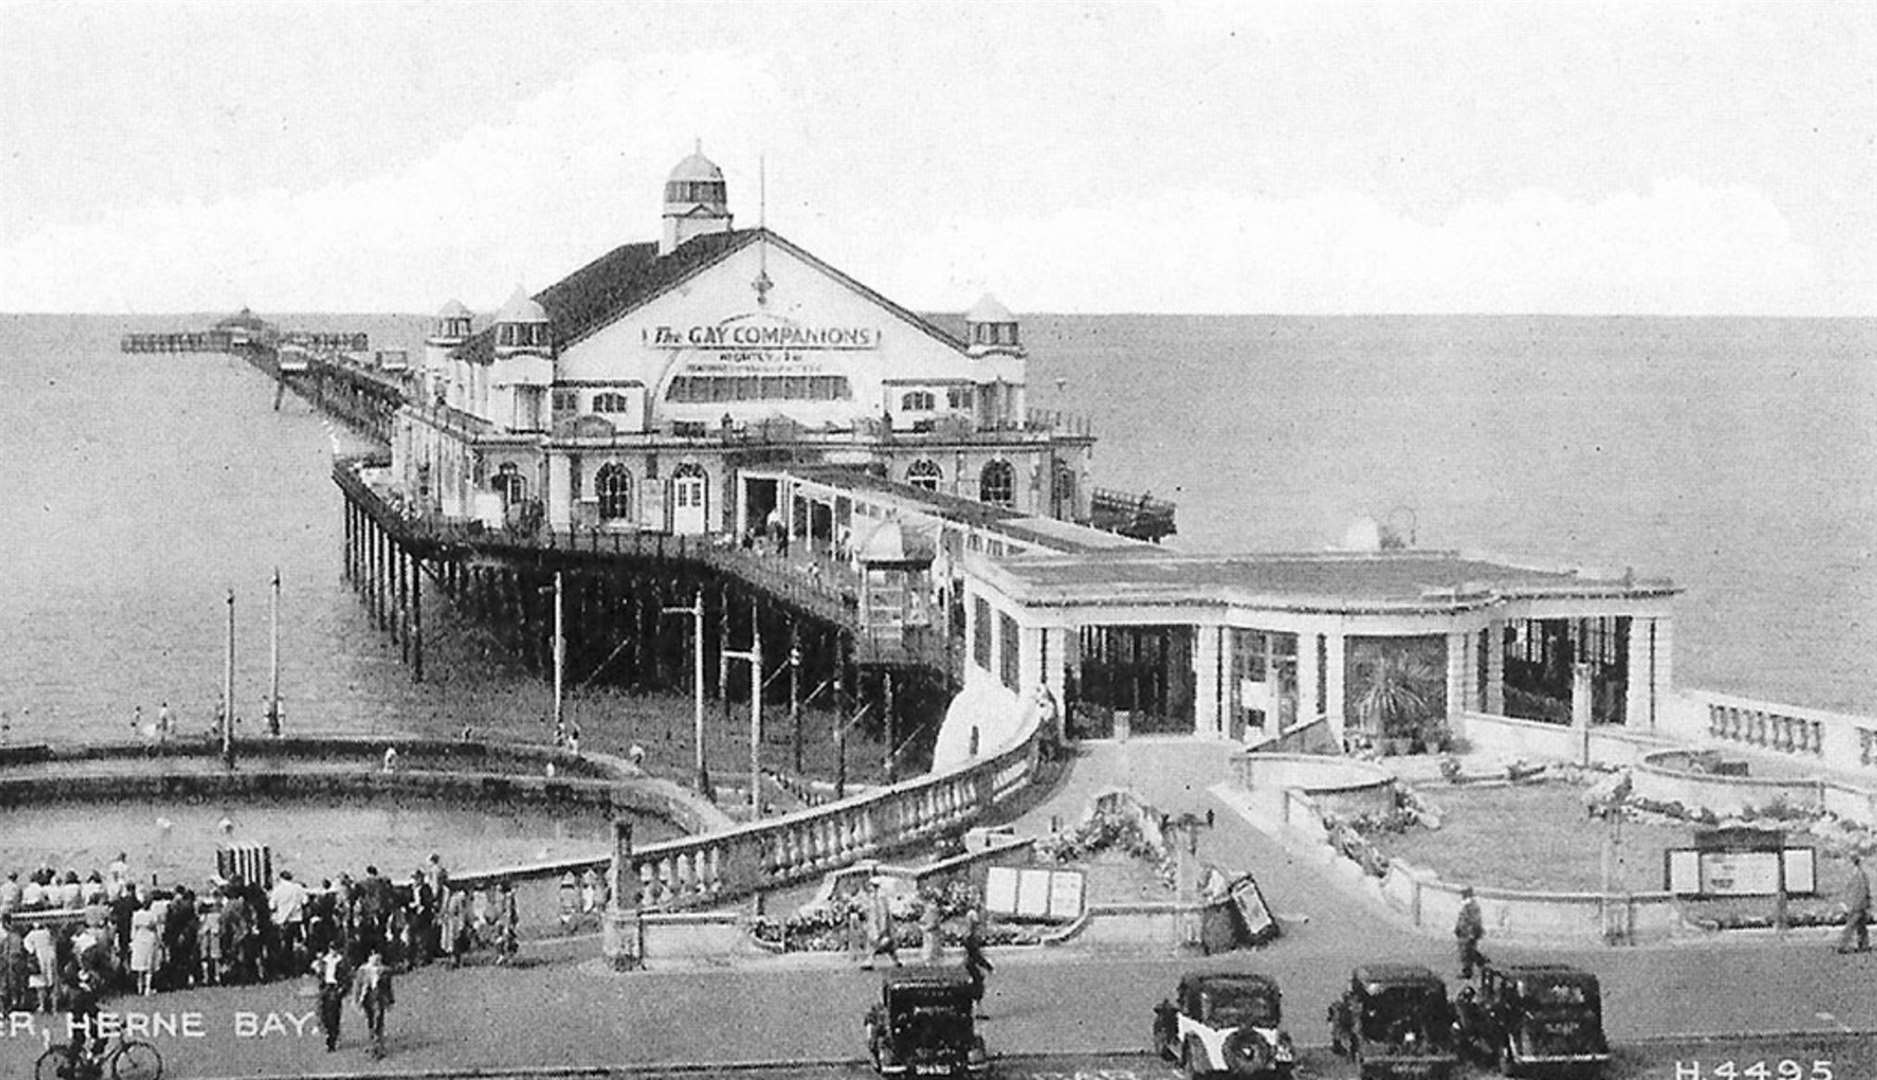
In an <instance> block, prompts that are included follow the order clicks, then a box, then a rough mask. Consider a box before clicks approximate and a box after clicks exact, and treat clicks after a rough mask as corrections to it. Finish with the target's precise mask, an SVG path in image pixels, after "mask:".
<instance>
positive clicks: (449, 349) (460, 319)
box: [392, 154, 1173, 538]
mask: <svg viewBox="0 0 1877 1080" xmlns="http://www.w3.org/2000/svg"><path fill="white" fill-rule="evenodd" d="M1026 368H1027V361H1026V359H1025V354H1024V350H1023V345H1022V343H1021V339H1020V337H1019V327H1018V321H1017V319H1016V318H1015V317H1014V316H1013V315H1011V314H1010V312H1009V311H1007V310H1005V309H1004V308H1003V306H1002V305H1000V304H998V303H997V302H996V301H995V300H994V299H991V298H990V297H988V296H987V297H985V298H984V299H983V300H981V301H980V302H979V303H978V304H977V306H975V307H974V308H972V309H971V311H970V312H969V313H968V314H967V315H966V316H965V317H964V319H963V322H962V327H960V328H954V327H950V326H944V325H940V324H939V323H938V322H937V321H934V320H933V319H930V318H927V317H924V316H921V315H919V314H916V313H914V312H912V311H909V310H907V309H906V308H903V307H901V306H900V305H898V304H896V303H894V302H893V301H891V300H888V299H887V298H886V297H884V296H882V295H880V294H879V293H877V292H875V291H874V290H872V289H870V288H868V287H867V286H865V285H863V284H861V283H860V282H858V281H855V280H854V279H853V278H851V277H849V276H847V275H846V274H844V273H842V272H841V271H839V270H837V269H835V268H834V267H832V266H829V265H828V264H827V263H825V262H823V261H822V260H820V259H818V258H816V257H815V256H814V255H812V254H810V253H808V252H807V251H805V250H803V249H802V248H801V247H799V246H798V245H796V244H794V243H793V242H791V241H789V240H787V239H786V238H784V237H782V236H780V235H778V234H776V233H774V232H772V231H770V230H768V229H767V228H755V229H741V230H739V229H735V228H733V227H732V218H731V214H730V210H729V202H728V197H727V193H726V188H725V184H724V179H723V173H722V171H721V170H720V169H718V167H717V166H716V165H714V164H712V163H711V162H710V161H708V160H707V159H705V158H704V157H703V156H702V155H701V154H693V155H692V156H690V157H688V158H686V159H685V160H684V161H682V162H680V163H679V164H678V166H677V167H676V168H675V169H674V170H673V171H672V173H671V176H670V179H669V180H668V182H667V183H666V185H665V203H664V230H663V236H662V238H661V239H660V240H659V241H657V242H646V243H633V244H626V245H624V246H622V247H619V248H616V249H614V250H613V251H611V252H608V253H607V254H605V255H603V256H601V257H600V258H598V259H596V260H595V261H593V262H592V263H589V264H588V265H586V266H584V267H582V268H580V269H579V270H576V271H574V272H573V273H572V274H570V275H568V276H567V277H566V278H564V279H562V280H561V281H559V282H557V283H555V284H553V285H551V286H549V287H548V288H546V289H544V290H542V291H541V292H539V293H536V294H534V295H533V296H530V295H528V294H526V293H525V292H523V291H521V290H519V289H518V290H517V291H516V293H515V295H514V296H513V297H512V298H511V299H510V300H509V301H508V303H507V304H506V305H504V306H503V307H502V309H501V311H500V313H499V314H497V316H496V318H495V321H494V324H493V325H492V326H487V327H485V328H483V329H481V330H474V329H473V328H472V319H471V315H470V313H469V311H468V310H467V309H465V308H464V307H463V306H462V305H461V304H459V303H456V302H454V301H452V302H451V303H450V304H449V305H447V306H446V307H445V308H444V309H443V310H442V312H441V313H440V314H439V316H438V318H437V323H436V332H435V333H434V334H433V335H432V336H431V337H430V338H429V340H428V342H427V346H426V350H425V356H424V364H423V367H422V370H421V372H420V373H419V385H418V387H417V390H416V391H415V393H414V394H413V396H412V399H411V401H410V402H409V403H408V404H407V405H406V407H405V408H404V409H402V410H401V411H400V413H399V415H398V419H397V424H396V430H395V433H394V438H393V440H392V458H393V461H392V475H393V476H394V477H395V478H396V480H397V482H398V483H399V486H400V488H401V489H402V492H403V494H404V497H405V499H406V505H407V507H410V508H412V509H413V510H414V511H415V512H417V513H422V514H428V515H437V516H441V517H443V518H453V519H464V520H476V521H481V522H482V523H483V524H485V525H490V526H495V525H506V526H510V527H514V526H522V527H528V526H532V525H537V524H545V525H546V526H548V527H549V528H553V529H579V530H591V529H598V530H602V531H640V530H644V531H652V532H664V533H672V534H678V535H687V534H691V535H695V534H704V533H728V532H731V531H733V530H735V529H737V528H738V526H739V525H742V526H747V525H748V523H751V522H755V523H758V524H761V523H764V522H766V521H767V520H768V519H769V517H770V515H771V513H772V512H774V511H776V510H777V509H778V508H777V506H776V505H775V504H774V501H773V500H774V498H775V495H774V491H775V489H774V486H773V485H754V486H752V485H740V484H739V483H738V477H739V475H740V473H741V472H742V471H743V470H745V469H749V468H771V469H773V468H775V467H777V466H782V465H788V464H815V465H846V466H856V467H861V468H864V469H867V470H869V471H871V472H873V473H874V474H876V475H881V476H884V477H885V478H887V479H890V480H893V481H898V482H903V483H908V484H912V485H915V486H918V487H921V488H924V489H926V490H930V491H935V492H939V493H942V494H946V495H951V496H957V497H961V498H964V499H969V500H973V501H978V502H982V503H987V504H991V505H994V506H999V507H1007V508H1010V509H1012V510H1016V511H1019V512H1022V513H1024V514H1031V515H1038V516H1047V517H1051V518H1056V519H1061V520H1068V521H1081V522H1088V521H1091V520H1097V519H1100V520H1103V521H1109V522H1114V523H1115V524H1116V525H1117V526H1118V527H1121V528H1124V529H1125V528H1132V530H1133V531H1134V533H1135V534H1136V535H1148V538H1157V536H1159V535H1164V534H1165V533H1167V532H1171V531H1172V527H1173V523H1172V516H1171V512H1170V508H1165V509H1166V510H1167V512H1166V513H1164V514H1162V513H1137V514H1132V515H1129V514H1121V515H1119V516H1117V515H1116V514H1115V513H1114V504H1115V503H1116V502H1117V501H1120V502H1122V503H1123V504H1124V505H1125V500H1117V499H1115V498H1113V497H1111V496H1109V494H1108V493H1106V492H1104V493H1102V497H1101V498H1099V499H1098V498H1097V496H1096V492H1095V491H1094V490H1093V489H1092V488H1091V486H1090V483H1089V455H1090V448H1091V446H1092V445H1093V441H1094V439H1093V436H1092V434H1091V433H1090V432H1089V429H1088V427H1087V426H1086V425H1085V424H1081V423H1078V422H1074V421H1070V420H1065V419H1064V418H1062V417H1060V416H1055V415H1042V414H1038V413H1034V412H1031V411H1030V410H1029V409H1028V408H1027V404H1028V403H1027V400H1026V396H1027V391H1026V380H1027V371H1026ZM739 492H740V493H742V494H743V495H745V497H748V498H755V499H758V500H768V501H767V502H766V503H765V504H764V505H753V504H752V505H747V506H737V505H735V498H736V496H737V495H738V493H739ZM1156 509H1158V508H1156ZM782 513H784V514H786V513H787V510H786V508H784V509H783V510H782Z"/></svg>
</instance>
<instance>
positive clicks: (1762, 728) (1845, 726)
mask: <svg viewBox="0 0 1877 1080" xmlns="http://www.w3.org/2000/svg"><path fill="white" fill-rule="evenodd" d="M1687 697H1688V698H1689V699H1691V700H1692V701H1693V702H1694V703H1695V704H1696V705H1697V706H1698V707H1699V708H1700V709H1701V710H1702V713H1703V714H1705V716H1704V719H1705V726H1704V727H1703V728H1701V729H1700V732H1701V734H1704V735H1706V736H1707V737H1708V738H1709V739H1712V740H1714V741H1716V742H1724V743H1733V744H1736V745H1738V746H1741V747H1743V748H1748V749H1754V750H1764V751H1771V752H1774V753H1780V754H1789V755H1793V756H1795V757H1804V758H1810V759H1817V760H1820V761H1823V762H1825V763H1828V764H1829V765H1831V766H1834V767H1842V766H1854V767H1858V768H1866V769H1873V768H1877V720H1872V719H1867V718H1864V717H1859V716H1851V715H1847V714H1844V713H1835V712H1828V711H1826V710H1823V709H1811V708H1806V707H1804V706H1798V705H1783V704H1778V703H1775V702H1765V701H1755V700H1753V699H1750V698H1740V697H1734V696H1732V695H1727V694H1717V693H1712V692H1709V691H1703V690H1696V691H1690V692H1689V693H1688V694H1687Z"/></svg>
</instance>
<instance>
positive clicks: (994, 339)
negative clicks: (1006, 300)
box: [965, 293, 1023, 356]
mask: <svg viewBox="0 0 1877 1080" xmlns="http://www.w3.org/2000/svg"><path fill="white" fill-rule="evenodd" d="M965 341H966V344H968V345H969V346H970V349H969V351H970V353H971V355H972V356H983V355H985V354H987V353H1004V354H1007V355H1012V356H1022V355H1023V345H1022V343H1021V342H1020V340H1019V339H1018V337H1017V317H1016V316H1015V315H1012V314H1011V313H1010V309H1009V308H1007V307H1005V306H1004V305H1002V304H1000V303H998V302H997V298H996V297H995V296H992V295H991V294H990V293H985V294H984V297H983V299H981V300H979V301H978V302H977V303H976V304H975V305H973V306H972V308H971V310H970V311H968V312H966V313H965Z"/></svg>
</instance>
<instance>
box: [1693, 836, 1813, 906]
mask: <svg viewBox="0 0 1877 1080" xmlns="http://www.w3.org/2000/svg"><path fill="white" fill-rule="evenodd" d="M1665 856H1666V858H1665V859H1664V877H1665V878H1666V879H1667V881H1666V885H1665V888H1666V889H1667V891H1669V892H1671V893H1674V894H1675V895H1677V896H1773V895H1775V894H1776V893H1778V892H1779V869H1780V863H1781V862H1782V861H1783V862H1784V863H1785V869H1786V895H1787V896H1809V895H1811V894H1813V893H1815V892H1816V891H1817V890H1818V873H1817V869H1818V853H1817V852H1816V851H1815V850H1813V849H1812V848H1809V847H1789V848H1786V849H1785V850H1784V851H1713V850H1708V851H1703V850H1700V849H1698V848H1670V849H1669V850H1668V851H1667V852H1665Z"/></svg>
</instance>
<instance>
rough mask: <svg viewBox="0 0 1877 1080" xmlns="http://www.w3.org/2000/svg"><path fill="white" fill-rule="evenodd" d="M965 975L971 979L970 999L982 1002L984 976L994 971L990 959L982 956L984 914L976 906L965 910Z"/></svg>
mask: <svg viewBox="0 0 1877 1080" xmlns="http://www.w3.org/2000/svg"><path fill="white" fill-rule="evenodd" d="M963 944H964V948H965V975H966V976H967V977H969V978H970V979H971V999H972V1000H973V1001H975V1002H978V1003H979V1004H982V1003H983V1001H984V976H986V975H988V974H990V973H992V972H994V971H996V970H997V969H996V968H995V967H993V966H992V965H991V960H990V957H988V956H985V955H984V913H983V912H982V911H980V910H978V905H976V904H972V905H971V906H970V907H969V908H966V909H965V932H964V938H963Z"/></svg>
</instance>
